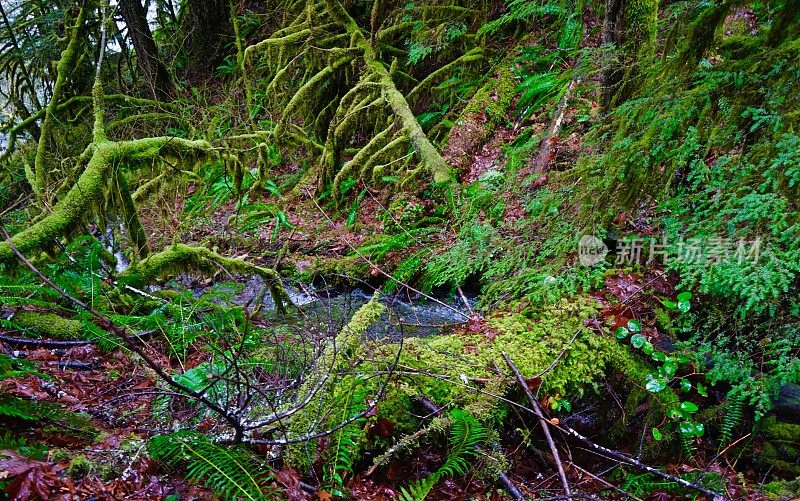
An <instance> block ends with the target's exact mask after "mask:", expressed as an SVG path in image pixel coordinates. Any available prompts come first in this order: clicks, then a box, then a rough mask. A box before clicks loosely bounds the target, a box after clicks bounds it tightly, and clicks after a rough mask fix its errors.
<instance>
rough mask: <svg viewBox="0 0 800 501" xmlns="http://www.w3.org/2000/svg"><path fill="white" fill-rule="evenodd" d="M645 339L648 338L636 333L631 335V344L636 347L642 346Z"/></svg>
mask: <svg viewBox="0 0 800 501" xmlns="http://www.w3.org/2000/svg"><path fill="white" fill-rule="evenodd" d="M645 341H647V340H646V339H645V338H644V336H642V335H641V334H634V335H633V336H631V344H632V345H633V347H634V348H641V347H642V346H644V343H645Z"/></svg>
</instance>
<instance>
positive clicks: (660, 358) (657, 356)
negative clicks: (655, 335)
mask: <svg viewBox="0 0 800 501" xmlns="http://www.w3.org/2000/svg"><path fill="white" fill-rule="evenodd" d="M652 358H653V360H654V361H656V362H663V361H664V360H666V359H667V356H666V355H664V353H663V352H661V351H657V352H655V353H653V357H652Z"/></svg>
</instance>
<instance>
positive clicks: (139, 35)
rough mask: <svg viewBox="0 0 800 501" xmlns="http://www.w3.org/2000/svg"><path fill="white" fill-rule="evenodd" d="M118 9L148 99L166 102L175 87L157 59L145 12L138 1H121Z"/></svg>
mask: <svg viewBox="0 0 800 501" xmlns="http://www.w3.org/2000/svg"><path fill="white" fill-rule="evenodd" d="M119 8H120V10H121V11H122V17H123V18H124V19H125V24H126V25H127V26H128V33H129V34H130V36H131V40H132V41H133V48H134V49H135V50H136V59H137V63H138V65H139V69H140V70H141V71H142V76H143V77H144V79H145V80H146V81H147V88H148V90H149V92H150V97H153V98H154V99H158V100H161V101H167V100H169V99H170V98H171V97H173V96H174V95H175V87H174V86H173V85H172V80H171V79H170V77H169V73H168V72H167V68H166V66H164V63H163V62H161V58H159V57H158V48H157V47H156V43H155V41H154V40H153V34H152V33H150V27H149V26H148V25H147V12H146V11H145V10H144V6H143V5H142V3H141V1H140V0H121V1H120V2H119Z"/></svg>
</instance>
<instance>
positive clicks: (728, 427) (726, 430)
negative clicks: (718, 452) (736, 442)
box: [719, 393, 744, 446]
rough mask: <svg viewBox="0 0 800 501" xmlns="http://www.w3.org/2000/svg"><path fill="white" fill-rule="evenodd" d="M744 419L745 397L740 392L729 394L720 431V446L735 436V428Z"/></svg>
mask: <svg viewBox="0 0 800 501" xmlns="http://www.w3.org/2000/svg"><path fill="white" fill-rule="evenodd" d="M743 419H744V397H742V396H741V395H740V394H738V393H737V394H734V395H729V396H728V405H727V406H726V408H725V417H724V418H723V419H722V426H721V428H720V433H719V441H720V446H724V445H725V444H727V443H728V442H730V441H731V439H732V438H733V429H734V428H736V427H737V426H739V425H740V424H741V422H742V420H743Z"/></svg>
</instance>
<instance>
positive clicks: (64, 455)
mask: <svg viewBox="0 0 800 501" xmlns="http://www.w3.org/2000/svg"><path fill="white" fill-rule="evenodd" d="M70 457H72V453H71V452H70V451H68V450H67V449H53V450H51V451H50V461H53V462H56V463H65V462H67V461H69V458H70Z"/></svg>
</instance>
